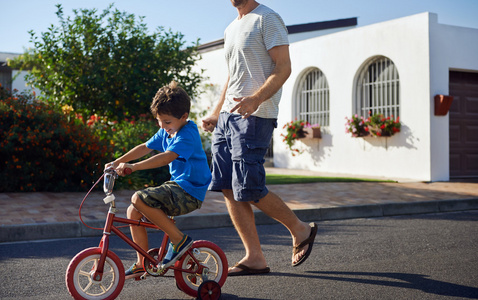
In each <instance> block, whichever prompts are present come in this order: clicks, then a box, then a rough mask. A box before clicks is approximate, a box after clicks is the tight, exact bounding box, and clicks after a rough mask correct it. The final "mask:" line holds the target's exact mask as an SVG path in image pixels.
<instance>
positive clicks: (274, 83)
mask: <svg viewBox="0 0 478 300" xmlns="http://www.w3.org/2000/svg"><path fill="white" fill-rule="evenodd" d="M269 55H270V56H271V58H272V61H274V63H275V68H274V70H272V73H271V75H270V76H269V77H268V78H267V79H266V82H264V84H263V85H262V86H261V87H260V88H259V90H257V91H256V92H255V93H254V94H253V95H252V96H248V97H243V98H234V100H235V101H238V102H239V103H238V104H237V105H236V106H234V108H233V109H231V112H234V111H236V110H237V112H238V113H239V114H241V115H242V117H243V118H248V117H249V116H250V115H251V114H252V113H253V112H255V111H256V110H257V108H258V107H259V105H261V103H262V102H264V101H266V100H267V99H269V98H271V97H272V96H273V95H274V94H275V93H277V91H278V90H279V89H280V88H281V87H282V85H284V83H285V82H286V80H287V78H289V76H290V73H291V70H292V69H291V62H290V56H289V45H282V46H276V47H274V48H272V49H270V50H269Z"/></svg>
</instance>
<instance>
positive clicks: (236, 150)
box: [209, 112, 277, 202]
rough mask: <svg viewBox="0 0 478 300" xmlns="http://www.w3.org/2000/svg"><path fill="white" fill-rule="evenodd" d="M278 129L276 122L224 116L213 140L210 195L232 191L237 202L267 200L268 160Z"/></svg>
mask: <svg viewBox="0 0 478 300" xmlns="http://www.w3.org/2000/svg"><path fill="white" fill-rule="evenodd" d="M276 127H277V120H276V119H265V118H259V117H255V116H250V117H249V118H247V119H243V118H242V117H241V116H240V115H238V114H230V113H227V112H222V113H221V114H220V115H219V120H218V122H217V125H216V128H215V129H214V133H213V139H212V146H211V152H212V181H211V184H210V185H209V190H210V191H221V190H223V189H226V190H231V189H232V191H233V193H234V199H235V200H236V201H254V202H257V201H259V199H261V198H264V197H265V196H266V195H267V193H268V192H269V191H268V190H267V188H266V173H265V170H264V165H263V164H264V156H265V154H266V152H267V149H268V147H269V144H270V142H271V139H272V132H273V131H274V128H276Z"/></svg>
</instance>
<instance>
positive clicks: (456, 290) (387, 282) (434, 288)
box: [274, 271, 478, 299]
mask: <svg viewBox="0 0 478 300" xmlns="http://www.w3.org/2000/svg"><path fill="white" fill-rule="evenodd" d="M307 273H310V274H311V275H310V276H308V275H302V274H292V273H275V272H274V275H275V276H284V277H306V278H315V279H322V280H335V281H343V282H353V283H362V284H372V285H380V286H389V287H398V288H407V289H416V290H421V291H423V292H425V293H429V294H436V295H440V296H448V297H462V298H470V299H478V288H475V287H469V286H464V285H460V284H454V283H448V282H444V281H439V280H434V279H430V278H427V277H428V276H427V275H420V274H407V273H376V272H336V271H334V272H327V271H308V272H307ZM359 277H366V278H359ZM370 277H377V279H372V278H370Z"/></svg>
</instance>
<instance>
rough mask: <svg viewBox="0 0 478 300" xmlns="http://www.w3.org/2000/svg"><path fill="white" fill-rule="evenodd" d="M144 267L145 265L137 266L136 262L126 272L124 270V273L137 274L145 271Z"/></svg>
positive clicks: (126, 274) (128, 274)
mask: <svg viewBox="0 0 478 300" xmlns="http://www.w3.org/2000/svg"><path fill="white" fill-rule="evenodd" d="M144 272H145V271H144V268H143V266H139V267H137V266H136V263H134V264H133V265H132V266H131V267H129V269H128V270H126V272H124V275H125V276H131V275H135V274H138V273H144Z"/></svg>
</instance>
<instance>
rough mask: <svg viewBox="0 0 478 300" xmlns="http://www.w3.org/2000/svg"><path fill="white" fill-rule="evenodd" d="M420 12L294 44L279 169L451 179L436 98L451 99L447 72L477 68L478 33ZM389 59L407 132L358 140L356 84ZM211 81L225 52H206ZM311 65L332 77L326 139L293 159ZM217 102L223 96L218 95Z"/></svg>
mask: <svg viewBox="0 0 478 300" xmlns="http://www.w3.org/2000/svg"><path fill="white" fill-rule="evenodd" d="M437 19H438V18H437V16H436V15H435V14H431V13H421V14H418V15H413V16H409V17H405V18H400V19H395V20H391V21H387V22H383V23H378V24H373V25H369V26H364V27H358V28H355V29H349V30H345V31H341V32H338V33H333V34H328V35H323V36H319V37H315V38H310V39H306V40H302V41H296V42H293V43H291V46H290V53H291V60H292V74H291V76H290V78H289V80H288V81H287V82H286V84H285V85H284V87H283V92H282V100H281V104H280V110H279V118H278V124H279V126H278V128H277V130H276V131H275V133H274V165H275V166H276V167H283V168H295V169H306V170H314V171H320V172H330V173H342V174H350V175H364V176H380V177H386V178H403V179H410V180H419V181H434V180H448V179H449V163H448V153H449V150H448V143H449V140H448V117H435V116H434V115H433V112H434V107H433V102H432V101H433V97H434V95H435V94H447V92H448V70H449V69H450V68H452V69H467V70H469V69H473V70H478V61H477V60H478V57H477V55H476V53H478V30H475V29H469V28H459V27H453V26H447V25H441V24H438V22H437ZM378 55H383V56H386V57H388V58H390V59H391V60H392V61H393V62H394V63H395V66H396V68H397V70H398V73H399V77H400V101H401V103H400V120H401V122H402V131H401V132H400V133H398V134H396V135H394V136H392V137H390V138H373V137H366V138H352V137H351V136H350V134H346V133H345V117H349V118H350V117H351V116H352V105H353V95H354V89H355V79H356V77H357V76H358V73H359V71H360V70H361V67H362V66H363V65H365V64H366V63H367V61H368V60H369V59H371V58H373V57H375V56H378ZM202 57H203V58H202V60H201V61H200V62H199V64H198V67H199V68H202V69H206V75H207V76H208V77H209V80H208V81H207V82H208V83H213V84H217V85H220V86H221V88H222V86H223V85H224V83H225V81H226V79H227V70H226V66H225V62H224V52H223V49H219V50H215V51H212V52H207V53H204V54H203V55H202ZM310 67H316V68H319V69H320V70H321V71H322V72H323V73H324V75H325V76H326V77H327V80H328V84H329V90H330V126H328V127H327V128H322V139H320V140H313V141H306V142H298V144H299V146H300V147H301V148H302V149H303V150H305V152H304V153H303V154H301V155H299V156H295V157H293V156H292V155H291V153H290V151H289V150H288V148H287V147H286V145H285V143H283V142H282V137H281V136H280V135H281V133H284V132H285V130H284V129H282V126H283V125H284V124H285V123H287V122H289V121H291V120H292V119H293V118H294V117H295V114H294V112H293V107H294V105H293V99H294V93H295V88H296V85H297V84H298V81H299V79H300V76H301V75H302V74H304V72H306V71H307V69H308V68H310ZM217 98H219V95H217Z"/></svg>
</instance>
